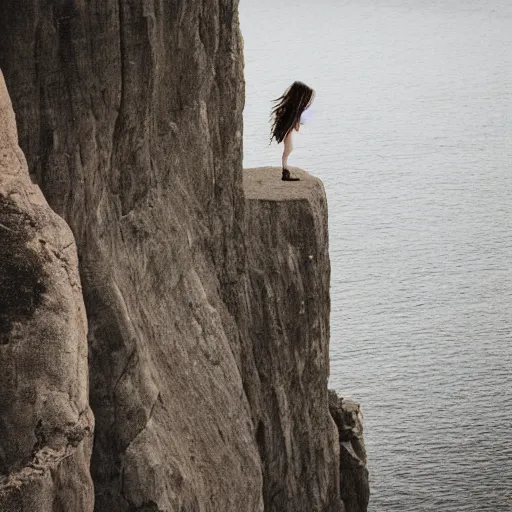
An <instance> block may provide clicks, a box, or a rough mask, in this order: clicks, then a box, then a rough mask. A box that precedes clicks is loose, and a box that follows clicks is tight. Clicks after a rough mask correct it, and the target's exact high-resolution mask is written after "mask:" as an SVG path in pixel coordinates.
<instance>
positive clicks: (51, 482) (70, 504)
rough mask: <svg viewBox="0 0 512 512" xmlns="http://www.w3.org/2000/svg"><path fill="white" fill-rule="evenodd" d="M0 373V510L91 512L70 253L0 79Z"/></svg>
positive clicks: (87, 418) (83, 369) (80, 318)
mask: <svg viewBox="0 0 512 512" xmlns="http://www.w3.org/2000/svg"><path fill="white" fill-rule="evenodd" d="M0 368H1V372H0V510H1V511H3V512H4V511H5V512H10V511H17V512H18V511H19V512H47V511H67V510H77V511H92V510H93V503H94V495H93V488H92V480H91V477H90V474H89V461H90V456H91V449H92V430H93V417H92V413H91V411H90V409H89V404H88V378H87V320H86V316H85V308H84V303H83V298H82V290H81V285H80V278H79V275H78V259H77V255H76V246H75V242H74V239H73V235H72V233H71V230H70V229H69V227H68V226H67V225H66V223H65V222H64V221H63V220H62V219H61V218H60V217H58V216H57V215H56V214H55V213H54V212H53V211H52V210H51V209H50V207H49V206H48V204H47V203H46V201H45V199H44V197H43V195H42V193H41V191H40V190H39V187H37V186H35V185H33V184H32V183H31V181H30V178H29V174H28V170H27V164H26V161H25V157H24V156H23V153H22V152H21V150H20V148H19V147H18V138H17V133H16V125H15V119H14V113H13V111H12V106H11V102H10V99H9V96H8V93H7V89H6V87H5V82H4V79H3V75H2V74H1V72H0Z"/></svg>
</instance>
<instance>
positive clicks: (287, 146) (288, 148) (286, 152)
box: [281, 130, 293, 169]
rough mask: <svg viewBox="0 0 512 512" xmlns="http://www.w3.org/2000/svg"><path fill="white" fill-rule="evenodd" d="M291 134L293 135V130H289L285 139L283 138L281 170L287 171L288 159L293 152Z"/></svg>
mask: <svg viewBox="0 0 512 512" xmlns="http://www.w3.org/2000/svg"><path fill="white" fill-rule="evenodd" d="M292 133H293V130H290V131H289V132H288V133H287V134H286V136H285V138H284V141H283V143H284V149H283V158H282V160H281V161H282V163H283V169H288V157H289V156H290V153H291V152H292V151H293V139H292Z"/></svg>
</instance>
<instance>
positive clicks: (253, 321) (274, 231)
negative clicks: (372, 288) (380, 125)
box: [244, 167, 342, 512]
mask: <svg viewBox="0 0 512 512" xmlns="http://www.w3.org/2000/svg"><path fill="white" fill-rule="evenodd" d="M294 175H298V176H300V178H301V181H300V182H293V183H290V182H283V181H281V171H280V169H278V168H271V167H267V168H258V169H248V170H246V171H245V172H244V190H245V193H246V204H247V207H246V214H245V218H246V235H247V249H248V255H247V259H248V270H249V282H250V286H249V303H250V310H249V324H250V329H249V332H250V337H251V343H252V347H253V348H252V350H253V353H254V357H255V361H256V366H257V369H258V374H259V377H260V382H261V409H260V410H261V413H260V415H259V417H258V419H257V441H258V445H259V449H260V452H261V457H262V461H263V469H264V471H263V481H264V497H265V511H268V512H282V511H301V510H311V511H323V512H330V511H332V512H337V511H339V510H342V504H341V502H340V495H339V472H338V471H339V469H338V464H339V459H338V448H339V446H338V436H337V431H336V427H335V425H334V423H333V421H332V419H331V418H330V416H329V407H328V399H327V379H328V376H329V315H330V300H329V284H330V263H329V252H328V233H327V201H326V197H325V192H324V189H323V186H322V183H321V182H320V180H318V179H317V178H314V177H312V176H310V175H309V174H307V173H306V172H304V171H299V170H297V169H294ZM304 507H306V508H304Z"/></svg>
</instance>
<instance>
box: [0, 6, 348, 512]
mask: <svg viewBox="0 0 512 512" xmlns="http://www.w3.org/2000/svg"><path fill="white" fill-rule="evenodd" d="M0 66H1V67H2V69H3V70H4V72H5V75H6V80H7V83H8V86H9V87H10V91H11V96H12V99H13V104H14V107H15V111H16V113H17V116H18V120H19V122H18V128H19V133H20V144H21V146H22V148H23V149H24V151H25V152H26V155H27V159H28V162H29V168H30V170H31V173H32V175H33V178H34V180H36V181H37V183H39V184H40V186H41V188H42V190H43V192H44V194H45V196H46V198H47V199H48V202H49V203H50V205H51V206H52V208H53V209H54V210H55V211H56V212H57V213H59V214H60V215H62V217H64V219H65V220H66V221H67V222H68V223H69V226H70V227H71V229H72V231H73V233H74V235H75V238H76V241H77V246H78V253H79V258H80V272H81V278H82V284H83V291H84V299H85V306H86V310H87V318H88V322H89V335H88V342H89V376H90V383H91V392H90V402H91V407H92V409H93V411H94V414H95V417H96V431H95V441H94V450H93V456H92V466H91V473H92V478H93V480H94V487H95V494H96V504H95V509H96V510H97V511H99V512H103V511H105V512H106V511H109V512H118V511H119V512H121V511H122V512H125V511H129V512H137V511H139V512H142V511H146V512H150V511H166V512H167V511H179V512H198V511H202V512H207V511H211V512H219V511H223V512H229V511H236V512H239V511H250V512H260V511H262V510H263V507H265V510H269V511H278V510H279V511H281V512H287V511H288V512H300V511H304V512H305V511H308V512H309V511H319V512H320V511H324V510H327V511H332V512H334V511H338V510H343V505H342V503H341V502H340V500H339V479H338V471H339V463H338V451H339V443H338V440H337V435H336V431H335V427H334V424H333V423H332V421H331V419H330V417H329V414H328V404H327V390H326V381H327V376H328V328H329V325H328V313H329V296H328V283H329V263H328V256H327V233H326V216H325V213H326V212H325V198H324V197H323V192H322V191H321V185H320V184H319V183H318V182H317V181H315V180H312V179H310V180H309V181H308V180H305V181H304V182H303V183H301V184H300V187H302V192H299V190H300V188H297V189H295V192H297V193H298V194H299V195H300V194H302V196H301V197H294V196H293V197H292V196H291V197H290V198H289V200H288V199H287V200H286V201H284V203H283V204H282V205H280V204H279V201H275V200H272V199H269V198H268V197H264V196H262V197H258V194H259V193H258V194H256V195H252V196H251V192H250V191H251V190H253V189H252V188H251V186H249V188H248V196H249V199H248V201H247V206H246V200H245V197H244V193H243V189H242V169H241V164H242V147H241V144H242V133H241V131H242V108H243V102H244V96H243V87H244V84H243V76H242V67H243V61H242V48H241V37H240V33H239V28H238V19H237V2H236V1H235V0H219V2H209V1H206V0H191V1H189V2H178V1H175V0H162V1H155V0H144V1H142V2H139V1H137V2H135V1H134V0H115V1H114V0H103V1H101V2H98V1H92V2H79V1H76V0H59V1H57V2H41V1H40V0H2V2H1V3H0ZM278 178H279V176H276V182H277V184H278V185H279V186H281V182H280V181H279V179H278ZM288 185H289V186H290V187H291V186H292V185H293V184H288ZM283 186H284V184H283ZM290 190H292V189H288V188H287V189H282V191H283V192H289V191H290ZM292 194H293V192H292ZM246 207H247V215H246V213H245V210H246ZM267 212H268V213H269V216H267V215H266V213H267ZM270 221H271V222H272V225H271V224H270ZM302 229H306V230H307V232H306V231H305V232H304V233H302V234H301V230H302ZM281 237H283V239H282V240H281V241H279V242H278V240H280V239H281ZM281 251H282V252H281ZM270 252H273V253H274V254H273V255H272V256H271V255H270V254H269V253H270ZM309 256H312V258H311V259H310V258H309ZM31 378H32V377H29V376H27V379H28V380H29V381H30V379H31ZM68 477H69V475H68ZM72 509H73V510H77V511H81V510H87V509H86V508H85V507H82V508H80V507H75V508H72ZM14 510H16V509H14ZM40 510H41V512H46V510H61V509H59V508H57V507H56V506H54V508H51V507H50V506H48V507H47V508H41V509H40ZM70 510H71V509H70Z"/></svg>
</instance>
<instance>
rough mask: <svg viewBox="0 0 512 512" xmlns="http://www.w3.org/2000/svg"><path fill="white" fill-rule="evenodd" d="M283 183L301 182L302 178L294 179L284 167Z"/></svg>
mask: <svg viewBox="0 0 512 512" xmlns="http://www.w3.org/2000/svg"><path fill="white" fill-rule="evenodd" d="M281 179H282V180H283V181H300V178H292V177H291V176H290V171H289V170H288V169H285V168H284V167H283V177H282V178H281Z"/></svg>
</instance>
